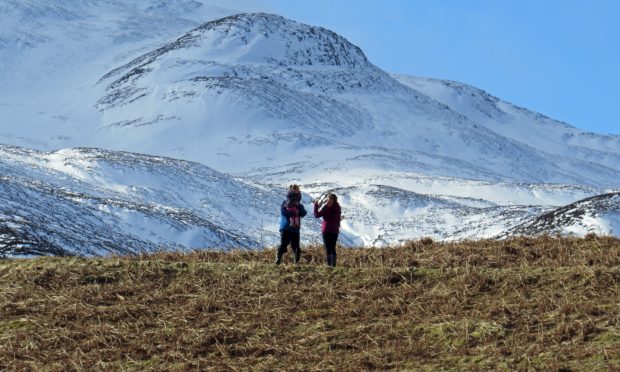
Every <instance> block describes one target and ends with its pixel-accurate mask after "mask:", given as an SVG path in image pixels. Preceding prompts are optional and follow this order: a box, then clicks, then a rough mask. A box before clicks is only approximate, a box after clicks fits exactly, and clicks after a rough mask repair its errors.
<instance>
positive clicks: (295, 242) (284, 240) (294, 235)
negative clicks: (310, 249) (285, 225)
mask: <svg viewBox="0 0 620 372" xmlns="http://www.w3.org/2000/svg"><path fill="white" fill-rule="evenodd" d="M289 244H290V245H291V248H293V252H298V251H299V232H298V231H291V230H282V231H281V232H280V248H278V251H279V252H280V253H286V247H288V245H289Z"/></svg>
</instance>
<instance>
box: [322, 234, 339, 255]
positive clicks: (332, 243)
mask: <svg viewBox="0 0 620 372" xmlns="http://www.w3.org/2000/svg"><path fill="white" fill-rule="evenodd" d="M337 241H338V233H330V232H324V233H323V245H325V254H327V255H328V256H329V255H334V256H335V255H336V242H337Z"/></svg>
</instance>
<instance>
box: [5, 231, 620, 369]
mask: <svg viewBox="0 0 620 372" xmlns="http://www.w3.org/2000/svg"><path fill="white" fill-rule="evenodd" d="M273 256H274V252H273V251H262V252H245V251H238V252H232V253H221V252H195V253H190V254H179V253H159V254H156V255H149V256H142V257H113V258H107V259H80V258H41V259H34V260H4V261H0V367H3V368H8V369H23V368H26V369H28V368H31V369H40V368H42V367H46V368H49V369H58V370H61V369H62V370H65V369H67V368H69V369H101V370H107V369H151V368H153V369H162V370H169V369H179V370H181V369H185V368H192V367H194V368H200V369H203V368H214V369H218V370H219V369H231V368H232V369H235V368H252V369H255V368H256V369H284V368H289V369H290V368H294V369H304V370H308V369H343V368H346V369H360V368H381V369H385V368H397V369H402V368H415V369H417V368H421V369H436V368H448V369H449V368H455V369H472V368H473V369H487V368H494V369H529V368H551V369H559V368H574V369H586V368H589V369H590V368H591V369H594V370H603V369H605V368H615V369H618V368H620V322H619V319H620V309H619V305H618V304H619V303H620V288H619V285H618V284H619V282H620V269H619V267H620V260H619V259H618V257H620V243H619V242H618V240H615V239H603V238H590V239H551V238H540V239H538V240H534V239H516V240H512V241H507V242H497V241H481V242H467V243H461V244H434V243H432V242H428V241H426V242H423V241H418V242H412V243H411V244H409V245H408V246H406V247H402V248H391V249H346V250H341V251H340V252H339V264H342V266H341V267H338V268H336V269H328V268H325V267H323V266H320V263H321V262H322V252H321V250H320V248H318V247H313V248H310V249H306V250H305V254H304V258H305V260H304V263H303V264H302V265H300V266H294V265H285V266H283V267H278V268H275V267H274V266H273V265H272V261H273Z"/></svg>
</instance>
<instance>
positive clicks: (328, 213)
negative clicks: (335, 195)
mask: <svg viewBox="0 0 620 372" xmlns="http://www.w3.org/2000/svg"><path fill="white" fill-rule="evenodd" d="M314 217H316V218H319V217H323V224H321V231H322V232H324V233H325V232H328V233H338V231H339V230H340V217H341V211H340V204H338V203H334V204H333V205H332V206H331V207H329V206H327V204H326V205H325V206H324V207H323V209H321V211H320V212H319V206H318V205H317V204H314Z"/></svg>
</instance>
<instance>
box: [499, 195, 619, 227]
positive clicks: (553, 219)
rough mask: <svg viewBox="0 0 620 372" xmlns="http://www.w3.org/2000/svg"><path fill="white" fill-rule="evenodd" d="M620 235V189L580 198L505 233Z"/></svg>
mask: <svg viewBox="0 0 620 372" xmlns="http://www.w3.org/2000/svg"><path fill="white" fill-rule="evenodd" d="M540 234H551V235H555V234H563V235H566V234H574V235H578V236H582V235H585V234H598V235H614V236H618V235H620V192H613V193H608V194H603V195H596V196H592V197H590V198H586V199H583V200H579V201H577V202H574V203H571V204H569V205H566V206H563V207H560V208H556V209H554V210H551V211H549V212H546V213H543V214H541V215H539V216H536V217H534V218H531V219H529V220H528V221H525V222H524V223H522V224H519V225H517V226H515V227H513V228H511V229H510V230H508V231H507V232H506V233H505V234H503V235H540Z"/></svg>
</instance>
